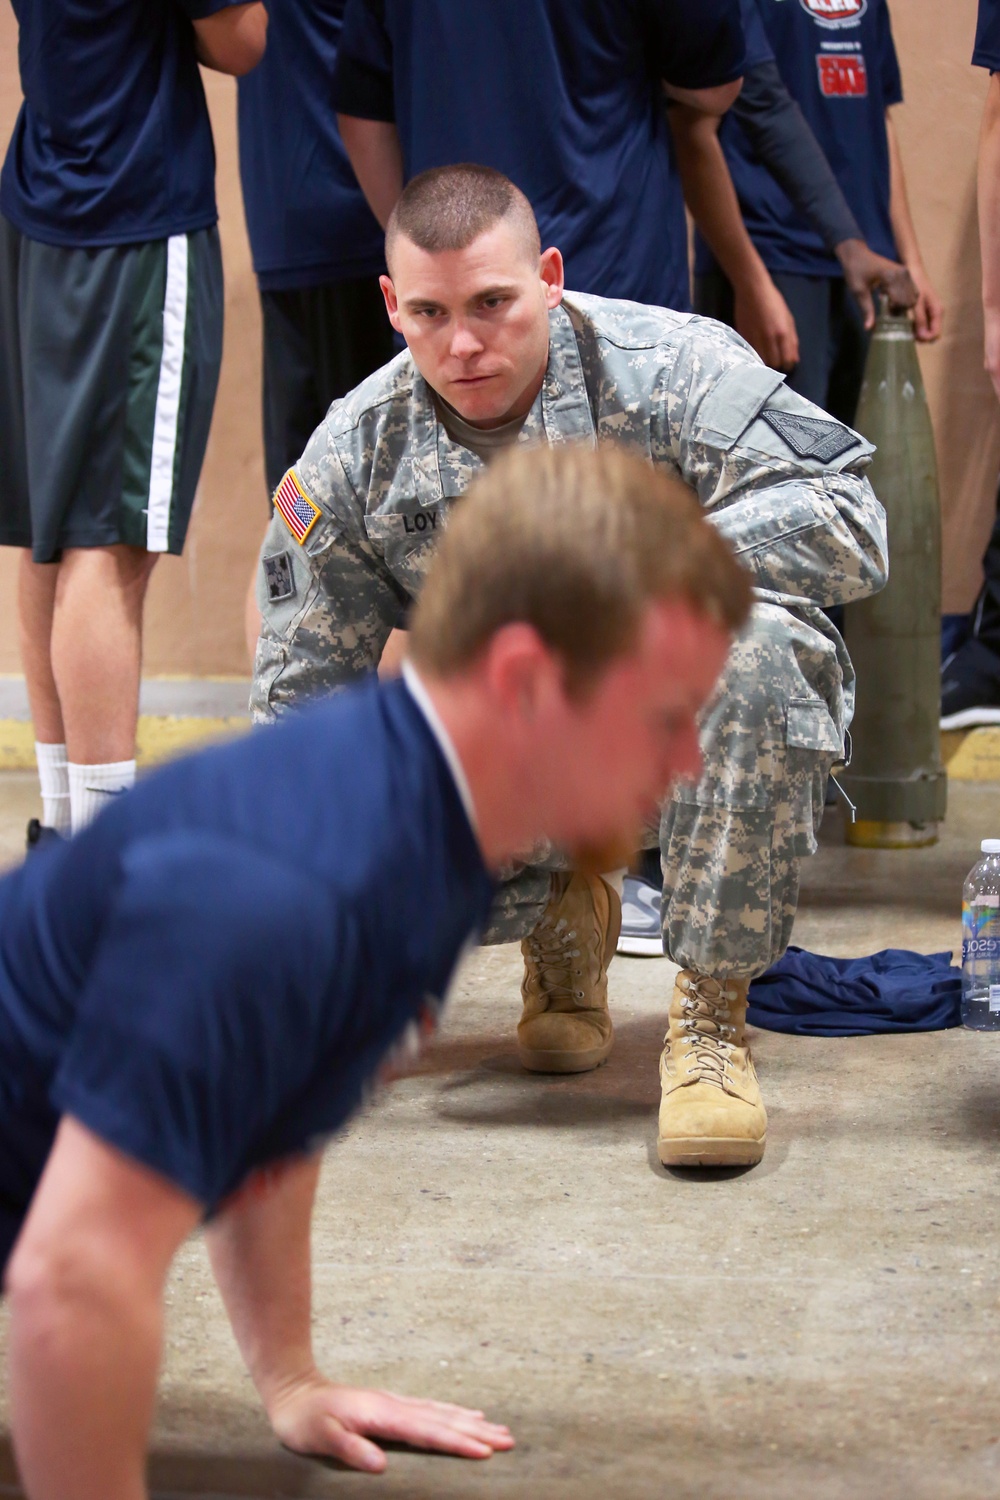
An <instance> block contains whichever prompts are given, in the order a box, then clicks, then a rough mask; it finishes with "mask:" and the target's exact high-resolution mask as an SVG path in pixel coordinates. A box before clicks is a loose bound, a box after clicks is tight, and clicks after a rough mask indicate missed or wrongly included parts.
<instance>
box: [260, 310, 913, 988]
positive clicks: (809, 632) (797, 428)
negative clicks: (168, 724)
mask: <svg viewBox="0 0 1000 1500" xmlns="http://www.w3.org/2000/svg"><path fill="white" fill-rule="evenodd" d="M765 411H766V412H770V413H773V414H778V413H780V414H782V416H781V418H780V419H779V420H778V421H774V420H773V418H772V420H771V421H768V420H765V418H764V416H763V415H762V413H764V412H765ZM802 417H804V418H807V419H809V420H807V421H806V422H799V423H796V421H795V420H794V419H796V418H802ZM786 419H792V420H791V421H788V420H786ZM810 422H818V423H819V426H817V427H816V428H815V429H814V428H812V427H811V426H810ZM782 428H784V429H785V430H786V432H790V433H791V434H792V441H790V440H789V437H788V436H787V435H783V434H782V430H781V429H782ZM811 431H815V432H816V433H817V434H818V437H817V443H816V447H817V449H818V450H819V451H825V452H829V451H831V450H832V449H835V448H837V447H842V448H844V451H842V452H840V453H839V454H838V455H837V456H836V457H835V458H833V459H830V460H827V461H823V460H822V459H820V458H816V457H810V456H808V454H806V455H803V454H802V452H801V451H800V450H801V449H802V448H803V447H806V448H808V446H809V442H808V437H807V438H806V439H805V440H803V438H802V432H805V433H806V434H808V433H809V432H811ZM796 434H797V435H796ZM847 437H850V438H851V439H852V441H850V443H849V444H847V446H846V447H844V443H845V440H846V438H847ZM609 439H613V440H614V441H616V442H619V443H623V444H625V445H626V446H628V447H630V448H633V449H635V450H636V451H638V452H639V453H641V454H643V455H645V456H646V457H648V458H650V459H651V460H652V462H653V463H654V464H656V465H663V466H664V467H666V468H668V469H670V470H671V471H672V472H673V473H675V474H678V475H680V476H681V478H683V479H684V480H686V481H687V483H688V484H689V485H691V486H692V487H693V488H694V490H695V491H696V492H697V494H698V497H699V499H700V501H701V504H702V506H703V507H704V509H705V511H706V513H707V514H708V516H709V518H710V519H711V520H712V522H713V523H714V524H715V525H716V526H718V528H719V530H720V531H721V532H722V533H723V534H724V535H725V536H726V537H727V538H728V539H729V541H730V543H731V544H732V546H733V548H734V550H735V551H736V554H737V555H738V557H739V558H740V560H741V561H742V562H743V563H744V565H745V566H746V567H747V568H749V570H750V571H751V573H752V574H753V577H754V581H755V584H756V599H757V602H756V604H755V607H754V611H753V616H752V619H751V622H750V624H749V626H748V627H747V629H746V631H745V632H744V633H743V636H742V637H741V639H740V640H739V641H738V642H737V643H736V645H735V647H734V650H733V652H732V655H731V657H730V660H729V663H728V665H727V668H726V671H725V674H724V680H723V683H722V685H721V688H720V690H719V692H718V693H717V694H716V697H715V699H714V701H713V703H712V704H711V705H710V707H709V709H708V710H707V711H706V713H705V715H704V720H703V727H702V751H703V755H704V770H703V773H702V776H701V779H700V781H699V782H698V784H697V785H696V786H684V787H681V788H679V789H677V791H676V792H675V793H674V795H673V796H672V797H671V799H670V800H669V801H668V802H667V804H666V805H665V807H664V810H663V817H662V822H661V828H660V849H661V855H662V860H663V865H664V881H665V883H664V903H663V915H664V940H665V945H666V948H667V951H668V953H669V954H670V956H671V957H672V958H673V959H674V960H675V962H677V963H679V964H681V965H682V966H684V967H686V968H694V969H699V970H701V971H702V972H705V973H710V974H714V975H716V976H718V977H726V976H728V975H731V974H742V975H748V974H757V973H761V972H762V971H763V970H764V969H766V968H767V967H768V966H769V965H770V964H771V963H772V962H774V961H775V960H776V959H777V958H778V957H779V956H780V954H781V953H782V952H783V951H784V948H785V946H786V945H787V942H788V938H789V934H790V931H791V924H792V919H793V917H794V914H795V906H796V900H797V895H798V870H799V860H800V859H801V857H802V856H803V855H804V854H808V853H811V852H812V851H813V849H814V848H815V846H816V841H815V829H816V827H817V825H818V822H819V818H820V816H821V814H822V807H823V796H824V790H825V785H826V779H827V775H828V773H829V770H830V767H831V766H832V765H833V764H835V763H836V762H837V761H838V760H839V759H841V758H842V756H843V748H844V735H845V730H846V727H847V725H848V723H849V721H850V717H851V712H852V708H853V697H854V675H853V671H852V669H851V664H850V660H849V658H848V655H847V652H846V650H845V647H844V643H843V641H842V640H841V638H840V636H839V635H838V633H837V631H836V630H835V629H834V628H833V626H832V625H831V624H830V622H829V620H828V619H827V617H826V616H825V615H824V614H823V612H822V610H823V607H825V606H829V605H832V604H841V603H846V602H848V601H850V600H852V599H860V598H863V597H864V596H865V595H867V594H870V593H873V592H875V591H876V590H877V589H879V588H881V587H882V585H883V583H884V582H885V577H886V538H885V517H884V514H883V512H882V508H881V506H880V505H879V504H878V501H877V500H876V498H875V496H874V494H873V493H872V489H871V486H870V485H869V483H868V481H867V480H866V479H865V477H864V474H863V470H864V469H865V467H866V466H867V464H868V462H869V458H870V455H871V453H872V451H873V450H872V447H871V445H870V444H869V443H867V442H866V441H865V440H864V438H862V437H860V436H858V435H857V434H851V433H850V432H849V430H848V429H838V428H836V427H835V424H833V423H832V422H831V421H830V419H829V418H827V417H826V415H825V413H823V412H821V411H819V410H818V408H816V407H815V406H812V405H811V404H810V403H809V402H807V401H805V400H804V399H803V398H802V397H800V396H797V395H795V394H794V393H793V392H791V391H789V390H787V389H786V388H785V385H784V382H783V380H782V377H781V376H780V375H778V374H776V373H775V372H774V371H773V370H770V369H768V368H767V367H766V366H765V365H763V364H762V363H761V361H760V360H759V359H758V357H757V355H756V354H754V352H753V351H752V350H751V349H750V348H749V347H748V345H747V344H745V343H744V342H743V340H742V339H741V338H740V337H739V336H738V335H737V334H735V333H733V332H732V330H731V329H729V328H727V327H725V326H724V325H723V324H721V323H716V322H713V321H711V320H709V319H706V318H699V317H694V316H691V315H688V314H683V313H673V312H669V311H665V310H662V309H659V308H650V307H644V306H641V305H639V304H637V303H630V302H613V301H608V300H606V299H604V298H600V297H591V296H583V295H579V294H576V293H572V294H570V295H569V296H567V297H566V299H565V301H564V303H563V305H562V307H560V308H557V309H556V310H555V311H554V312H552V313H551V314H550V351H549V362H548V368H547V371H546V375H545V380H544V383H543V386H542V389H541V392H540V393H539V396H538V398H537V399H536V401H535V404H534V406H533V407H532V409H531V411H530V413H529V414H528V418H527V420H526V422H525V424H524V427H523V429H522V431H521V434H520V437H519V441H520V442H522V443H532V442H539V441H545V442H550V443H551V442H589V443H596V442H597V441H605V440H609ZM793 444H794V446H793ZM481 467H482V464H481V460H480V459H479V458H477V457H476V455H475V454H473V453H471V452H470V451H469V450H468V449H466V448H463V447H461V446H460V445H459V444H458V443H456V442H454V441H453V440H452V439H450V438H449V437H448V434H447V433H446V432H445V430H444V428H443V427H442V426H441V424H440V423H439V422H438V420H437V417H436V415H435V411H434V406H433V403H432V399H431V394H430V391H429V389H428V387H427V385H426V383H425V382H424V381H423V379H422V378H421V376H420V375H419V374H418V372H417V371H416V369H415V367H414V365H413V362H412V360H411V359H410V357H409V355H408V354H402V355H400V356H399V357H398V358H397V359H395V360H394V361H393V362H392V363H391V364H389V365H387V366H386V367H385V368H384V369H383V370H380V371H377V372H376V373H375V374H374V375H372V376H371V377H370V378H369V379H368V380H367V381H365V382H364V383H363V384H362V385H360V386H359V387H358V388H357V389H356V390H355V391H353V392H351V394H350V395H348V396H346V397H345V398H344V399H343V400H341V401H338V402H336V403H335V404H334V405H333V407H332V408H331V409H330V412H329V414H328V415H327V417H326V420H325V421H324V422H323V424H322V425H321V426H320V427H319V428H318V429H317V431H316V432H315V433H314V434H313V437H312V438H311V440H310V442H309V445H308V447H307V448H306V451H305V453H304V454H303V457H302V459H301V461H300V463H299V464H298V465H297V466H296V474H297V477H298V479H299V481H300V483H301V484H302V486H303V488H304V489H305V492H306V494H307V495H308V496H309V497H310V498H311V499H312V500H313V501H314V502H315V503H316V505H318V506H319V507H320V510H321V512H322V515H321V518H320V520H319V521H318V522H317V524H316V526H315V528H314V530H313V532H312V534H311V535H310V536H309V538H308V539H307V540H306V543H305V545H304V547H299V546H297V545H296V543H295V542H294V541H293V540H292V538H291V536H290V535H289V532H288V530H287V528H286V527H285V525H284V523H283V522H282V521H281V520H280V518H278V517H277V516H276V517H275V519H274V520H273V521H272V524H271V529H270V531H269V532H268V535H267V537H266V539H265V542H264V548H263V557H264V558H265V559H266V558H268V557H273V556H275V555H277V554H278V553H282V552H286V553H288V554H289V557H290V560H291V568H292V573H293V578H294V585H295V588H294V593H293V594H292V595H291V596H289V597H287V598H284V599H282V600H280V601H278V602H270V601H269V600H268V598H267V588H266V585H265V575H264V572H263V569H262V573H261V584H260V587H259V589H258V603H259V604H260V606H261V612H262V615H263V629H262V633H261V638H260V642H259V645H258V649H257V661H256V667H255V676H254V685H253V697H252V701H251V706H252V710H253V714H254V717H255V719H257V720H258V721H261V720H267V719H270V718H272V717H274V716H275V715H276V714H280V713H282V712H284V711H285V710H287V709H290V708H293V707H295V705H296V704H298V703H300V702H303V701H304V700H306V699H308V698H311V697H313V696H314V695H316V694H317V693H324V692H329V691H330V690H331V689H334V688H337V687H340V686H342V685H343V684H345V683H348V682H350V681H352V680H353V679H355V678H357V677H359V676H361V675H362V674H363V673H365V672H368V671H371V670H373V669H374V668H375V667H376V666H377V664H378V661H379V658H380V655H381V652H382V647H383V645H384V644H385V641H386V638H387V637H388V635H389V632H390V630H391V629H392V628H393V626H394V625H396V624H397V623H398V622H399V621H400V619H401V617H402V615H403V613H404V611H405V608H406V606H407V603H408V602H409V600H410V599H412V598H413V597H414V596H415V595H416V594H417V593H418V592H419V589H420V583H421V579H422V577H423V574H424V570H425V567H426V564H427V560H428V558H429V556H430V552H431V549H432V548H433V546H434V543H435V538H436V536H437V534H438V532H439V531H440V530H441V529H442V528H443V527H444V526H445V524H446V522H447V515H448V510H449V508H450V506H451V505H453V504H454V503H455V502H456V501H457V500H459V498H460V497H461V496H462V495H463V494H464V492H465V491H466V489H467V488H468V486H469V484H470V483H471V481H472V479H473V478H474V477H475V475H476V474H477V473H478V471H479V469H480V468H481ZM539 852H541V851H539ZM560 863H561V862H560V860H559V858H558V856H557V855H555V854H550V857H549V858H547V859H544V860H542V861H541V862H536V863H534V864H532V865H530V866H528V867H527V868H525V869H524V870H523V871H522V872H521V873H520V874H519V875H518V876H517V877H516V878H514V879H512V880H511V881H509V882H508V883H507V884H506V885H505V887H504V890H503V892H502V894H501V896H500V898H499V899H498V902H497V906H496V908H495V910H494V920H493V923H492V926H491V929H490V932H489V934H488V939H489V940H492V941H508V940H512V939H514V938H518V937H521V936H523V935H524V934H525V933H526V932H527V931H530V929H531V928H532V927H533V926H534V924H535V922H536V921H537V919H538V917H539V916H540V914H541V911H542V909H543V907H544V905H545V902H546V900H547V897H548V892H549V879H548V874H547V871H548V870H549V869H551V868H556V867H558V865H559V864H560Z"/></svg>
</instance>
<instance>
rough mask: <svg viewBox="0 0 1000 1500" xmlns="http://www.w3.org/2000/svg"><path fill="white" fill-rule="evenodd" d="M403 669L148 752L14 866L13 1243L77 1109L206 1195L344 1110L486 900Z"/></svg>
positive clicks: (9, 1213) (8, 1023) (7, 913)
mask: <svg viewBox="0 0 1000 1500" xmlns="http://www.w3.org/2000/svg"><path fill="white" fill-rule="evenodd" d="M492 889H493V886H492V881H491V880H490V877H489V876H488V875H487V872H486V870H485V868H484V866H483V862H482V858H481V856H480V852H479V847H478V844H477V842H476V838H475V835H474V833H473V830H472V828H471V826H470V824H469V820H468V817H467V814H466V812H465V810H464V807H463V805H462V801H461V797H460V794H459V792H458V790H457V788H456V785H455V781H454V779H453V776H452V773H451V771H450V770H449V768H448V764H447V762H446V760H445V758H444V755H443V754H442V751H441V750H440V748H439V746H438V743H437V741H436V739H435V738H434V735H433V734H432V732H431V730H430V728H429V726H428V724H427V721H426V719H425V718H424V715H423V713H422V711H421V710H420V708H418V706H417V704H416V702H415V701H414V699H413V698H412V697H411V695H410V692H409V689H408V688H407V687H406V686H405V685H404V683H402V682H400V681H397V682H395V683H392V684H389V685H387V686H380V685H378V684H377V683H375V682H374V681H371V682H369V683H366V684H363V685H361V686H359V687H356V688H349V689H347V690H345V691H344V692H343V693H341V694H338V695H337V697H336V698H334V699H332V700H328V701H327V702H326V703H324V704H322V705H320V706H318V707H315V708H313V709H310V710H307V711H306V712H304V713H302V714H299V715H295V716H294V717H293V718H290V719H287V720H285V721H283V722H282V723H281V724H279V725H277V726H276V727H274V728H268V729H266V730H261V731H259V732H258V733H256V734H254V735H251V736H249V737H248V738H247V739H246V740H244V741H241V742H240V743H238V744H236V745H231V746H227V747H225V748H223V749H218V750H214V751H209V752H205V753H203V754H201V755H197V756H194V757H191V758H190V759H187V760H184V761H181V762H178V763H176V764H175V765H173V766H171V767H169V768H168V769H166V770H163V771H160V772H159V773H158V774H156V775H155V776H151V777H150V778H149V779H148V780H147V781H144V782H142V783H140V785H139V786H138V787H137V788H136V789H135V790H134V791H132V792H129V793H128V794H127V795H126V796H124V797H122V798H120V799H119V800H118V801H117V802H116V803H115V804H114V805H113V806H112V807H111V808H109V809H108V811H107V812H105V813H103V814H102V815H101V817H100V818H98V819H97V820H96V822H95V823H93V824H92V825H91V827H90V828H88V829H87V830H86V831H85V832H83V833H82V834H80V835H79V836H78V837H77V838H75V839H73V840H72V841H71V842H70V843H68V844H66V845H65V846H64V847H61V848H59V849H57V850H54V851H49V850H45V851H43V852H40V853H39V854H38V855H34V856H32V857H31V858H30V859H28V861H27V862H26V864H25V865H24V866H22V867H21V868H20V869H19V870H17V871H15V872H14V873H13V874H12V875H10V876H8V877H7V878H6V879H5V880H3V881H2V882H0V1267H2V1265H3V1263H4V1261H5V1260H6V1258H7V1255H8V1254H9V1251H10V1248H11V1245H12V1244H13V1240H14V1237H15V1236H16V1233H17V1231H18V1228H19V1225H20V1222H21V1220H22V1218H23V1216H24V1213H25V1212H26V1210H27V1207H28V1204H29V1201H30V1198H31V1196H32V1193H33V1192H34V1189H35V1186H36V1183H37V1181H38V1178H39V1175H40V1173H41V1171H42V1168H43V1166H44V1163H45V1159H46V1157H47V1155H48V1152H49V1149H50V1147H51V1143H52V1138H53V1135H54V1132H55V1128H56V1125H57V1123H58V1118H59V1116H60V1115H61V1114H64V1113H68V1114H70V1115H72V1116H73V1117H74V1118H75V1119H77V1120H79V1121H80V1122H81V1123H82V1124H84V1125H85V1126H87V1127H88V1129H90V1130H91V1131H93V1132H94V1133H95V1134H96V1135H98V1136H100V1137H101V1138H102V1139H103V1140H105V1141H107V1142H108V1143H110V1144H111V1145H113V1146H115V1147H117V1148H119V1149H120V1150H121V1151H123V1152H124V1153H125V1154H126V1155H128V1156H130V1157H132V1158H134V1159H135V1160H137V1161H140V1162H142V1163H144V1164H145V1165H146V1166H148V1167H151V1168H152V1169H153V1170H155V1171H157V1172H159V1173H162V1175H163V1176H164V1177H166V1178H167V1179H168V1180H169V1181H171V1182H173V1183H176V1184H177V1186H178V1187H180V1188H182V1189H184V1191H185V1192H187V1193H190V1194H191V1195H192V1197H194V1198H196V1199H197V1200H198V1201H199V1202H201V1203H203V1204H204V1205H205V1206H206V1207H207V1208H211V1207H213V1206H214V1205H217V1204H218V1203H219V1202H220V1200H222V1199H224V1198H225V1197H226V1196H227V1195H228V1194H229V1193H231V1192H232V1191H233V1190H234V1189H235V1188H237V1187H238V1186H239V1185H240V1184H241V1183H242V1182H243V1181H244V1180H245V1179H246V1178H247V1176H248V1174H250V1173H252V1172H253V1171H254V1170H255V1169H256V1168H258V1167H260V1166H262V1165H266V1164H267V1163H269V1162H273V1161H277V1160H280V1159H282V1158H285V1157H287V1156H289V1155H292V1154H295V1153H296V1152H299V1151H302V1150H303V1149H305V1148H308V1147H309V1146H310V1145H311V1144H313V1143H315V1142H317V1141H319V1140H320V1139H322V1138H323V1137H324V1136H326V1135H327V1134H328V1133H329V1132H331V1131H333V1130H335V1129H336V1128H337V1127H338V1126H339V1125H340V1124H341V1123H342V1122H343V1120H344V1119H345V1118H346V1117H347V1115H348V1114H349V1113H350V1112H351V1111H352V1110H353V1109H354V1108H355V1106H356V1105H357V1104H358V1102H359V1099H360V1097H361V1094H362V1091H363V1089H364V1087H365V1084H366V1083H367V1081H368V1080H369V1079H370V1078H371V1077H372V1075H373V1074H374V1073H375V1071H376V1069H377V1068H378V1066H379V1064H380V1062H381V1061H382V1059H383V1058H384V1056H385V1054H386V1051H387V1049H388V1048H390V1047H391V1046H392V1044H393V1043H394V1042H396V1041H398V1040H399V1039H400V1038H401V1037H402V1036H403V1034H404V1033H405V1032H406V1031H407V1029H408V1028H409V1027H411V1026H412V1024H413V1023H414V1021H415V1020H418V1018H420V1019H422V1018H424V1017H426V1015H427V1013H428V1010H429V1011H430V1012H431V1013H432V1014H433V1012H434V1010H435V1008H436V1006H437V1005H438V1003H439V1002H440V1000H441V999H442V997H443V996H444V994H445V991H446V988H447V986H448V982H449V979H450V976H451V973H452V971H453V969H454V967H455V964H456V961H457V959H458V957H459V956H460V953H461V951H462V949H463V946H464V945H465V944H466V943H467V942H468V941H469V939H470V938H473V937H477V936H478V935H479V933H480V931H481V930H482V926H483V924H484V923H485V920H486V917H487V914H488V911H489V906H490V899H491V896H492Z"/></svg>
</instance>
